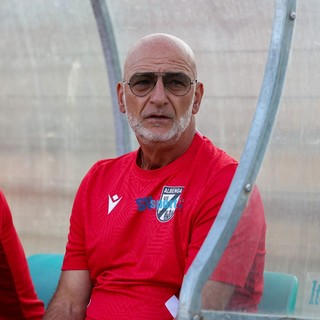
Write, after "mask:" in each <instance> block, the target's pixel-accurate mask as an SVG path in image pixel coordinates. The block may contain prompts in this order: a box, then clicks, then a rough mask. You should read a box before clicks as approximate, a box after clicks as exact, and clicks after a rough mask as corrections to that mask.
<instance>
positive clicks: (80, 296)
mask: <svg viewBox="0 0 320 320" xmlns="http://www.w3.org/2000/svg"><path fill="white" fill-rule="evenodd" d="M91 289H92V283H91V281H90V276H89V271H88V270H69V271H62V273H61V277H60V281H59V285H58V289H57V291H56V293H55V295H54V297H53V298H52V300H51V302H50V304H49V306H48V309H47V312H46V313H45V316H44V318H43V320H53V319H55V320H59V319H61V320H65V319H68V320H83V319H84V318H85V316H86V309H87V305H88V303H89V300H90V295H91Z"/></svg>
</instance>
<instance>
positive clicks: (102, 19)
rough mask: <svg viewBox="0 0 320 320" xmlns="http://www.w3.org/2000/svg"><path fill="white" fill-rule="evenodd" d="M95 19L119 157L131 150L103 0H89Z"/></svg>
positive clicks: (113, 45) (110, 31)
mask: <svg viewBox="0 0 320 320" xmlns="http://www.w3.org/2000/svg"><path fill="white" fill-rule="evenodd" d="M90 1H91V5H92V9H93V12H94V15H95V18H96V22H97V26H98V30H99V35H100V40H101V44H102V49H103V54H104V58H105V63H106V68H107V73H108V78H109V87H110V94H111V100H112V112H113V117H114V120H115V121H114V123H115V140H116V150H117V155H118V156H120V155H122V154H124V153H127V152H129V151H131V150H132V148H131V143H130V130H129V126H128V122H127V119H126V117H125V116H124V115H123V114H122V113H120V112H119V109H118V100H117V95H116V92H115V90H116V85H117V83H118V82H119V81H120V80H121V79H122V77H121V67H120V62H119V55H118V48H117V44H116V41H115V36H114V32H113V28H112V23H111V19H110V15H109V11H108V8H107V5H106V2H105V0H90Z"/></svg>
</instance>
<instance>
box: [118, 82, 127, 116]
mask: <svg viewBox="0 0 320 320" xmlns="http://www.w3.org/2000/svg"><path fill="white" fill-rule="evenodd" d="M117 97H118V105H119V110H120V112H122V113H126V107H125V103H124V91H123V84H122V82H118V84H117Z"/></svg>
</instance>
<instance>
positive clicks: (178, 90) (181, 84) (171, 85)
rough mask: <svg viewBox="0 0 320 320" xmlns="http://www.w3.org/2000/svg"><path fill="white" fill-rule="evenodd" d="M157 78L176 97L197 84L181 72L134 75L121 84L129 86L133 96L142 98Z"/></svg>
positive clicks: (149, 90)
mask: <svg viewBox="0 0 320 320" xmlns="http://www.w3.org/2000/svg"><path fill="white" fill-rule="evenodd" d="M159 76H161V77H162V83H163V85H164V87H165V88H166V89H167V90H168V91H169V92H171V93H173V94H174V95H176V96H184V95H186V94H187V93H188V92H189V91H190V88H191V85H192V84H194V83H196V82H197V80H193V81H191V79H190V78H189V77H188V76H187V75H186V74H184V73H182V72H167V73H161V72H143V73H135V74H134V75H133V76H132V77H131V78H130V80H129V82H127V81H126V80H123V81H122V82H123V83H124V82H126V83H127V84H128V85H129V87H130V90H131V92H132V93H133V94H134V95H136V96H138V97H144V96H146V95H147V94H148V93H150V92H151V91H152V90H153V88H154V87H155V86H156V83H157V81H158V77H159Z"/></svg>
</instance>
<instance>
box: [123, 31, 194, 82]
mask: <svg viewBox="0 0 320 320" xmlns="http://www.w3.org/2000/svg"><path fill="white" fill-rule="evenodd" d="M142 71H155V72H156V71H158V72H168V71H183V72H185V73H187V74H189V76H190V77H191V78H193V79H195V78H196V76H197V70H196V64H195V58H194V54H193V51H192V50H191V48H190V47H189V46H188V45H187V44H186V43H185V42H184V41H182V40H181V39H179V38H177V37H174V36H172V35H169V34H164V33H155V34H151V35H148V36H146V37H144V38H142V39H140V40H138V41H137V42H136V43H135V44H134V45H133V46H132V48H131V49H130V51H129V52H128V54H127V57H126V60H125V64H124V78H125V79H128V77H130V76H131V75H132V74H133V73H135V72H142Z"/></svg>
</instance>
